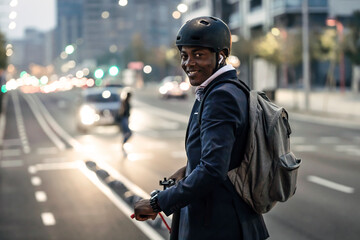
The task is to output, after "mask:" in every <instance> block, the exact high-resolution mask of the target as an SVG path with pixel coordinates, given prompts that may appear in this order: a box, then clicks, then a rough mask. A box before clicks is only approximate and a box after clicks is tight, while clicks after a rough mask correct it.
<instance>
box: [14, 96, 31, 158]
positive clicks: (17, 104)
mask: <svg viewBox="0 0 360 240" xmlns="http://www.w3.org/2000/svg"><path fill="white" fill-rule="evenodd" d="M11 97H12V100H13V103H14V109H15V119H16V125H17V128H18V132H19V136H20V140H21V143H22V148H23V151H24V153H26V154H28V153H30V151H31V149H30V146H29V141H28V138H27V135H26V132H25V127H24V119H23V116H22V113H21V108H20V101H19V96H18V94H17V92H16V91H14V92H13V93H12V94H11Z"/></svg>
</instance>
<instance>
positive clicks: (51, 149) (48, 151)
mask: <svg viewBox="0 0 360 240" xmlns="http://www.w3.org/2000/svg"><path fill="white" fill-rule="evenodd" d="M36 153H37V154H39V155H47V154H58V153H59V150H58V148H56V147H49V148H38V149H36Z"/></svg>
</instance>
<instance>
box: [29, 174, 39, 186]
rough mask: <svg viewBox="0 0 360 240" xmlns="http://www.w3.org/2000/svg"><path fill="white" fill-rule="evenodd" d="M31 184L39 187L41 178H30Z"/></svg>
mask: <svg viewBox="0 0 360 240" xmlns="http://www.w3.org/2000/svg"><path fill="white" fill-rule="evenodd" d="M31 184H32V185H34V186H40V185H41V178H39V177H37V176H34V177H31Z"/></svg>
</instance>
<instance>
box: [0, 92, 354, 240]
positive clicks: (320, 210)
mask: <svg viewBox="0 0 360 240" xmlns="http://www.w3.org/2000/svg"><path fill="white" fill-rule="evenodd" d="M78 93H79V91H78V90H73V91H69V92H58V93H52V94H47V95H46V94H27V95H24V94H22V93H20V92H10V93H8V95H7V108H6V109H7V112H6V121H2V122H5V124H4V125H3V126H1V127H0V129H1V128H2V129H3V137H2V141H1V147H2V149H1V155H0V156H1V160H0V184H1V188H0V216H1V218H0V239H167V237H168V233H167V232H166V229H165V227H164V226H163V225H160V224H161V223H160V219H159V218H158V220H157V221H156V222H155V223H152V224H147V223H142V224H139V223H138V222H136V221H133V220H131V219H130V218H129V215H130V214H131V206H132V201H134V198H136V197H137V196H140V197H148V194H149V193H150V192H151V191H152V190H153V189H161V187H160V186H159V185H158V183H159V180H160V179H162V178H163V177H167V176H169V175H171V174H172V173H173V172H174V171H176V170H177V169H178V168H180V167H182V166H184V165H185V164H186V158H185V152H184V135H185V129H186V123H187V120H188V114H189V113H190V110H191V107H192V102H193V97H192V96H191V97H190V98H188V99H186V100H178V99H170V100H163V99H160V98H159V97H158V96H157V94H156V92H155V91H154V89H152V88H149V89H144V90H141V91H140V90H138V91H136V92H135V94H134V99H133V102H132V105H133V108H132V114H131V119H130V123H131V125H130V126H131V128H132V129H133V130H134V135H133V137H132V138H131V139H130V141H129V144H127V146H126V149H127V152H128V156H127V158H124V156H123V154H122V152H121V149H120V142H121V135H120V134H119V131H118V129H117V128H116V127H97V128H95V129H93V130H92V131H91V132H90V133H89V134H86V135H83V134H80V133H78V132H77V130H76V126H75V123H74V121H75V112H76V107H75V106H76V105H75V104H74V100H75V99H76V96H77V95H78ZM290 114H291V113H290ZM290 116H291V115H290ZM2 117H3V118H4V116H2ZM290 123H291V125H292V129H293V134H292V139H291V141H292V150H293V151H294V152H295V154H296V155H297V157H299V158H302V160H303V163H302V166H301V168H300V171H299V178H298V190H297V193H296V194H295V196H294V197H293V198H292V199H290V200H289V201H288V202H286V203H279V204H277V206H275V208H274V209H273V210H272V211H271V212H269V213H267V214H265V215H264V216H265V221H266V224H267V226H268V229H269V232H270V236H271V237H270V239H280V240H282V239H294V240H305V239H314V240H321V239H324V240H325V239H326V240H331V239H358V236H359V235H360V229H359V227H358V226H359V224H358V223H357V219H359V217H360V211H359V208H358V207H357V204H358V202H359V183H360V179H359V178H360V177H359V174H358V172H359V170H360V169H359V168H360V160H359V159H360V150H359V149H360V148H359V146H360V137H359V136H360V130H359V129H351V128H347V127H334V126H329V125H323V124H319V123H314V122H312V121H311V120H306V121H303V120H302V121H298V120H297V119H296V118H291V122H290ZM85 163H94V164H96V166H97V169H98V170H99V169H101V170H105V171H106V172H107V173H109V174H110V175H111V177H109V178H107V179H106V181H101V180H100V179H101V178H99V177H97V176H101V175H100V174H98V175H96V172H95V171H94V169H91V168H89V167H87V166H86V164H85ZM88 166H89V165H88ZM97 173H99V171H98V172H97ZM110 178H111V179H110ZM110 180H118V181H119V182H121V183H123V184H124V185H125V186H126V189H125V190H124V191H122V190H118V191H116V189H115V190H114V188H111V187H109V186H110V184H109V182H110ZM119 192H120V193H119ZM134 196H135V197H134ZM166 220H167V221H168V222H170V219H166Z"/></svg>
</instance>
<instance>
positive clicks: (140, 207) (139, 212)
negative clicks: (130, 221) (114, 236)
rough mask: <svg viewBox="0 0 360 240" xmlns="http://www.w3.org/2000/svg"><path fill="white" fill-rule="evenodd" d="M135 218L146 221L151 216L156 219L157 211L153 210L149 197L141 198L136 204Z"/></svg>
mask: <svg viewBox="0 0 360 240" xmlns="http://www.w3.org/2000/svg"><path fill="white" fill-rule="evenodd" d="M134 214H135V219H136V220H138V221H146V220H148V219H149V218H151V219H152V220H154V219H155V218H156V216H157V213H156V212H154V211H153V209H152V207H151V205H150V200H149V199H141V200H140V201H137V202H136V203H135V204H134Z"/></svg>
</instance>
